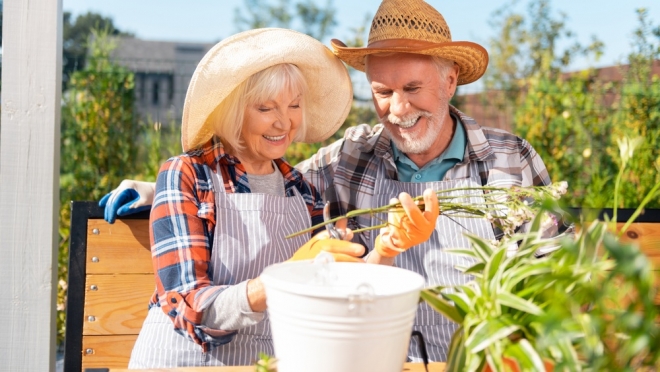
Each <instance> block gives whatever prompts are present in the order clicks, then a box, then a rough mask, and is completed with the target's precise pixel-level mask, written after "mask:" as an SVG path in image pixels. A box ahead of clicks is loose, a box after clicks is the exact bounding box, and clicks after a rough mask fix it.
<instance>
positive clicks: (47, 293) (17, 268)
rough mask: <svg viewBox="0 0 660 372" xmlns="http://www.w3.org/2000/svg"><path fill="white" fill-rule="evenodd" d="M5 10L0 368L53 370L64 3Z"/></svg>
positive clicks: (9, 1)
mask: <svg viewBox="0 0 660 372" xmlns="http://www.w3.org/2000/svg"><path fill="white" fill-rule="evenodd" d="M3 5H4V9H3V29H2V31H3V32H2V35H3V40H2V42H3V45H2V47H3V56H2V122H1V123H2V124H1V126H0V180H1V182H0V294H1V296H0V298H1V300H0V314H2V316H0V329H2V331H3V336H2V337H0V355H1V357H0V359H1V360H2V362H0V371H53V370H54V369H55V324H56V322H55V306H56V293H57V254H58V249H57V246H58V240H59V236H58V235H59V233H58V215H59V210H58V209H59V164H60V105H61V104H60V100H61V87H62V0H30V1H24V0H4V1H3Z"/></svg>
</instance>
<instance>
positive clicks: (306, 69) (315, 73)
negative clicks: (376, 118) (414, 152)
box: [181, 28, 353, 151]
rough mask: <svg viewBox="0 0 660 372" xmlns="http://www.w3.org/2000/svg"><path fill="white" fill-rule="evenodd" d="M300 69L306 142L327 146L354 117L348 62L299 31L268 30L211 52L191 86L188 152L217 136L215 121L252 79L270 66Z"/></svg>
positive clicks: (184, 130) (185, 119) (185, 127)
mask: <svg viewBox="0 0 660 372" xmlns="http://www.w3.org/2000/svg"><path fill="white" fill-rule="evenodd" d="M283 63H290V64H294V65H296V66H297V67H298V68H299V69H300V71H301V72H302V74H303V76H304V77H305V81H306V83H307V87H308V92H307V96H306V97H305V104H306V105H307V106H308V107H307V110H306V112H307V113H308V115H307V117H306V118H305V121H306V125H307V127H306V132H305V137H304V138H303V139H302V142H307V143H313V142H319V141H323V140H325V139H327V138H329V137H330V136H331V135H333V134H334V133H335V132H336V131H337V130H338V129H339V128H340V127H341V125H342V124H343V122H344V120H345V119H346V117H347V116H348V112H349V111H350V109H351V104H352V101H353V87H352V85H351V80H350V77H349V75H348V71H347V70H346V67H345V66H344V65H343V63H342V62H341V61H340V60H339V59H338V58H337V57H335V55H334V54H333V53H332V52H331V51H330V49H328V48H327V47H326V46H324V45H323V44H322V43H321V42H319V41H318V40H316V39H314V38H312V37H310V36H308V35H305V34H302V33H299V32H297V31H293V30H287V29H277V28H262V29H255V30H250V31H245V32H241V33H238V34H236V35H233V36H230V37H229V38H227V39H224V40H222V41H221V42H219V43H218V44H216V45H215V46H214V47H213V48H211V49H210V50H209V51H208V52H207V53H206V55H205V56H204V58H202V60H201V61H200V62H199V64H198V65H197V68H196V69H195V72H194V73H193V76H192V78H191V80H190V84H189V86H188V91H187V93H186V99H185V102H184V107H183V115H182V123H181V143H182V146H183V150H184V151H188V150H191V149H194V148H196V147H199V146H200V145H202V144H204V143H206V142H207V141H208V140H209V139H210V138H211V137H212V136H213V133H214V128H213V123H210V122H209V120H208V119H209V116H210V115H211V114H212V113H213V111H214V110H215V109H216V108H217V107H218V105H220V103H221V102H222V101H223V100H224V99H225V98H227V96H228V95H229V94H230V93H231V92H232V91H234V89H235V88H236V87H237V86H238V85H240V84H241V83H242V82H244V81H245V80H246V79H247V78H248V77H250V76H251V75H254V74H255V73H257V72H259V71H262V70H264V69H266V68H268V67H271V66H274V65H277V64H283Z"/></svg>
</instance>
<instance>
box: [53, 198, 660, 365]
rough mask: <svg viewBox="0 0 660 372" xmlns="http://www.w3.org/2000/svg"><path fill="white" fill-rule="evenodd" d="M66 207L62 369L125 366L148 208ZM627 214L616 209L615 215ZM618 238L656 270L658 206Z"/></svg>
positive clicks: (136, 316) (659, 261)
mask: <svg viewBox="0 0 660 372" xmlns="http://www.w3.org/2000/svg"><path fill="white" fill-rule="evenodd" d="M71 209H72V210H71V238H70V243H69V244H70V245H69V250H70V251H69V287H68V288H69V291H68V298H67V319H66V339H65V354H64V371H65V372H80V371H82V370H84V369H86V368H116V369H122V368H126V367H127V366H128V359H129V357H130V355H131V350H132V349H133V344H134V343H135V339H136V338H137V335H138V333H139V331H140V328H141V326H142V322H143V320H144V318H145V317H146V314H147V304H148V301H149V298H150V296H151V295H152V294H153V292H154V289H155V282H154V277H153V269H152V265H151V254H150V249H149V213H148V212H143V213H140V214H137V215H134V216H128V217H126V218H121V219H118V220H117V221H116V222H115V223H114V224H112V225H110V224H108V223H107V222H105V221H104V220H103V209H102V208H99V207H98V205H97V203H96V202H73V203H72V204H71ZM604 213H607V211H605V212H604ZM631 214H632V210H625V209H624V210H619V216H618V217H619V218H618V219H619V221H626V220H627V219H628V218H629V217H630V215H631ZM610 215H611V213H610ZM601 216H602V214H601ZM601 218H602V217H601ZM620 225H622V224H620ZM623 239H624V240H627V241H633V242H637V243H638V244H639V245H640V246H641V247H642V250H643V251H644V252H645V253H646V254H647V255H648V257H649V259H650V260H651V261H652V262H653V265H654V268H655V269H656V270H660V210H647V211H646V213H645V214H643V215H641V216H640V217H639V218H638V219H637V221H636V222H635V224H633V225H632V226H631V228H630V229H629V230H628V231H627V233H626V234H625V236H624V237H623ZM656 278H660V271H656ZM656 303H658V304H660V296H658V297H656Z"/></svg>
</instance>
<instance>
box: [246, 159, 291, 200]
mask: <svg viewBox="0 0 660 372" xmlns="http://www.w3.org/2000/svg"><path fill="white" fill-rule="evenodd" d="M273 167H275V171H274V172H273V173H271V174H250V173H248V174H247V178H248V183H249V184H250V191H252V193H255V194H270V195H275V196H284V176H283V175H282V172H280V169H279V168H277V165H276V164H275V163H273Z"/></svg>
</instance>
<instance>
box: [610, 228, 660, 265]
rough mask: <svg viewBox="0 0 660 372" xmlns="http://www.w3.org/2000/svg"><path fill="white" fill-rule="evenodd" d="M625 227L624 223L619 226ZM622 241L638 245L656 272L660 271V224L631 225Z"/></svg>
mask: <svg viewBox="0 0 660 372" xmlns="http://www.w3.org/2000/svg"><path fill="white" fill-rule="evenodd" d="M617 227H618V228H621V227H623V224H622V223H619V224H617ZM621 241H623V242H631V243H633V242H634V243H637V244H638V245H639V247H640V249H641V250H642V252H644V254H646V256H647V257H648V258H649V260H650V261H651V263H652V264H653V268H654V269H655V270H660V223H650V222H636V223H633V224H632V225H630V227H629V228H628V230H626V233H625V234H623V235H622V236H621Z"/></svg>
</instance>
